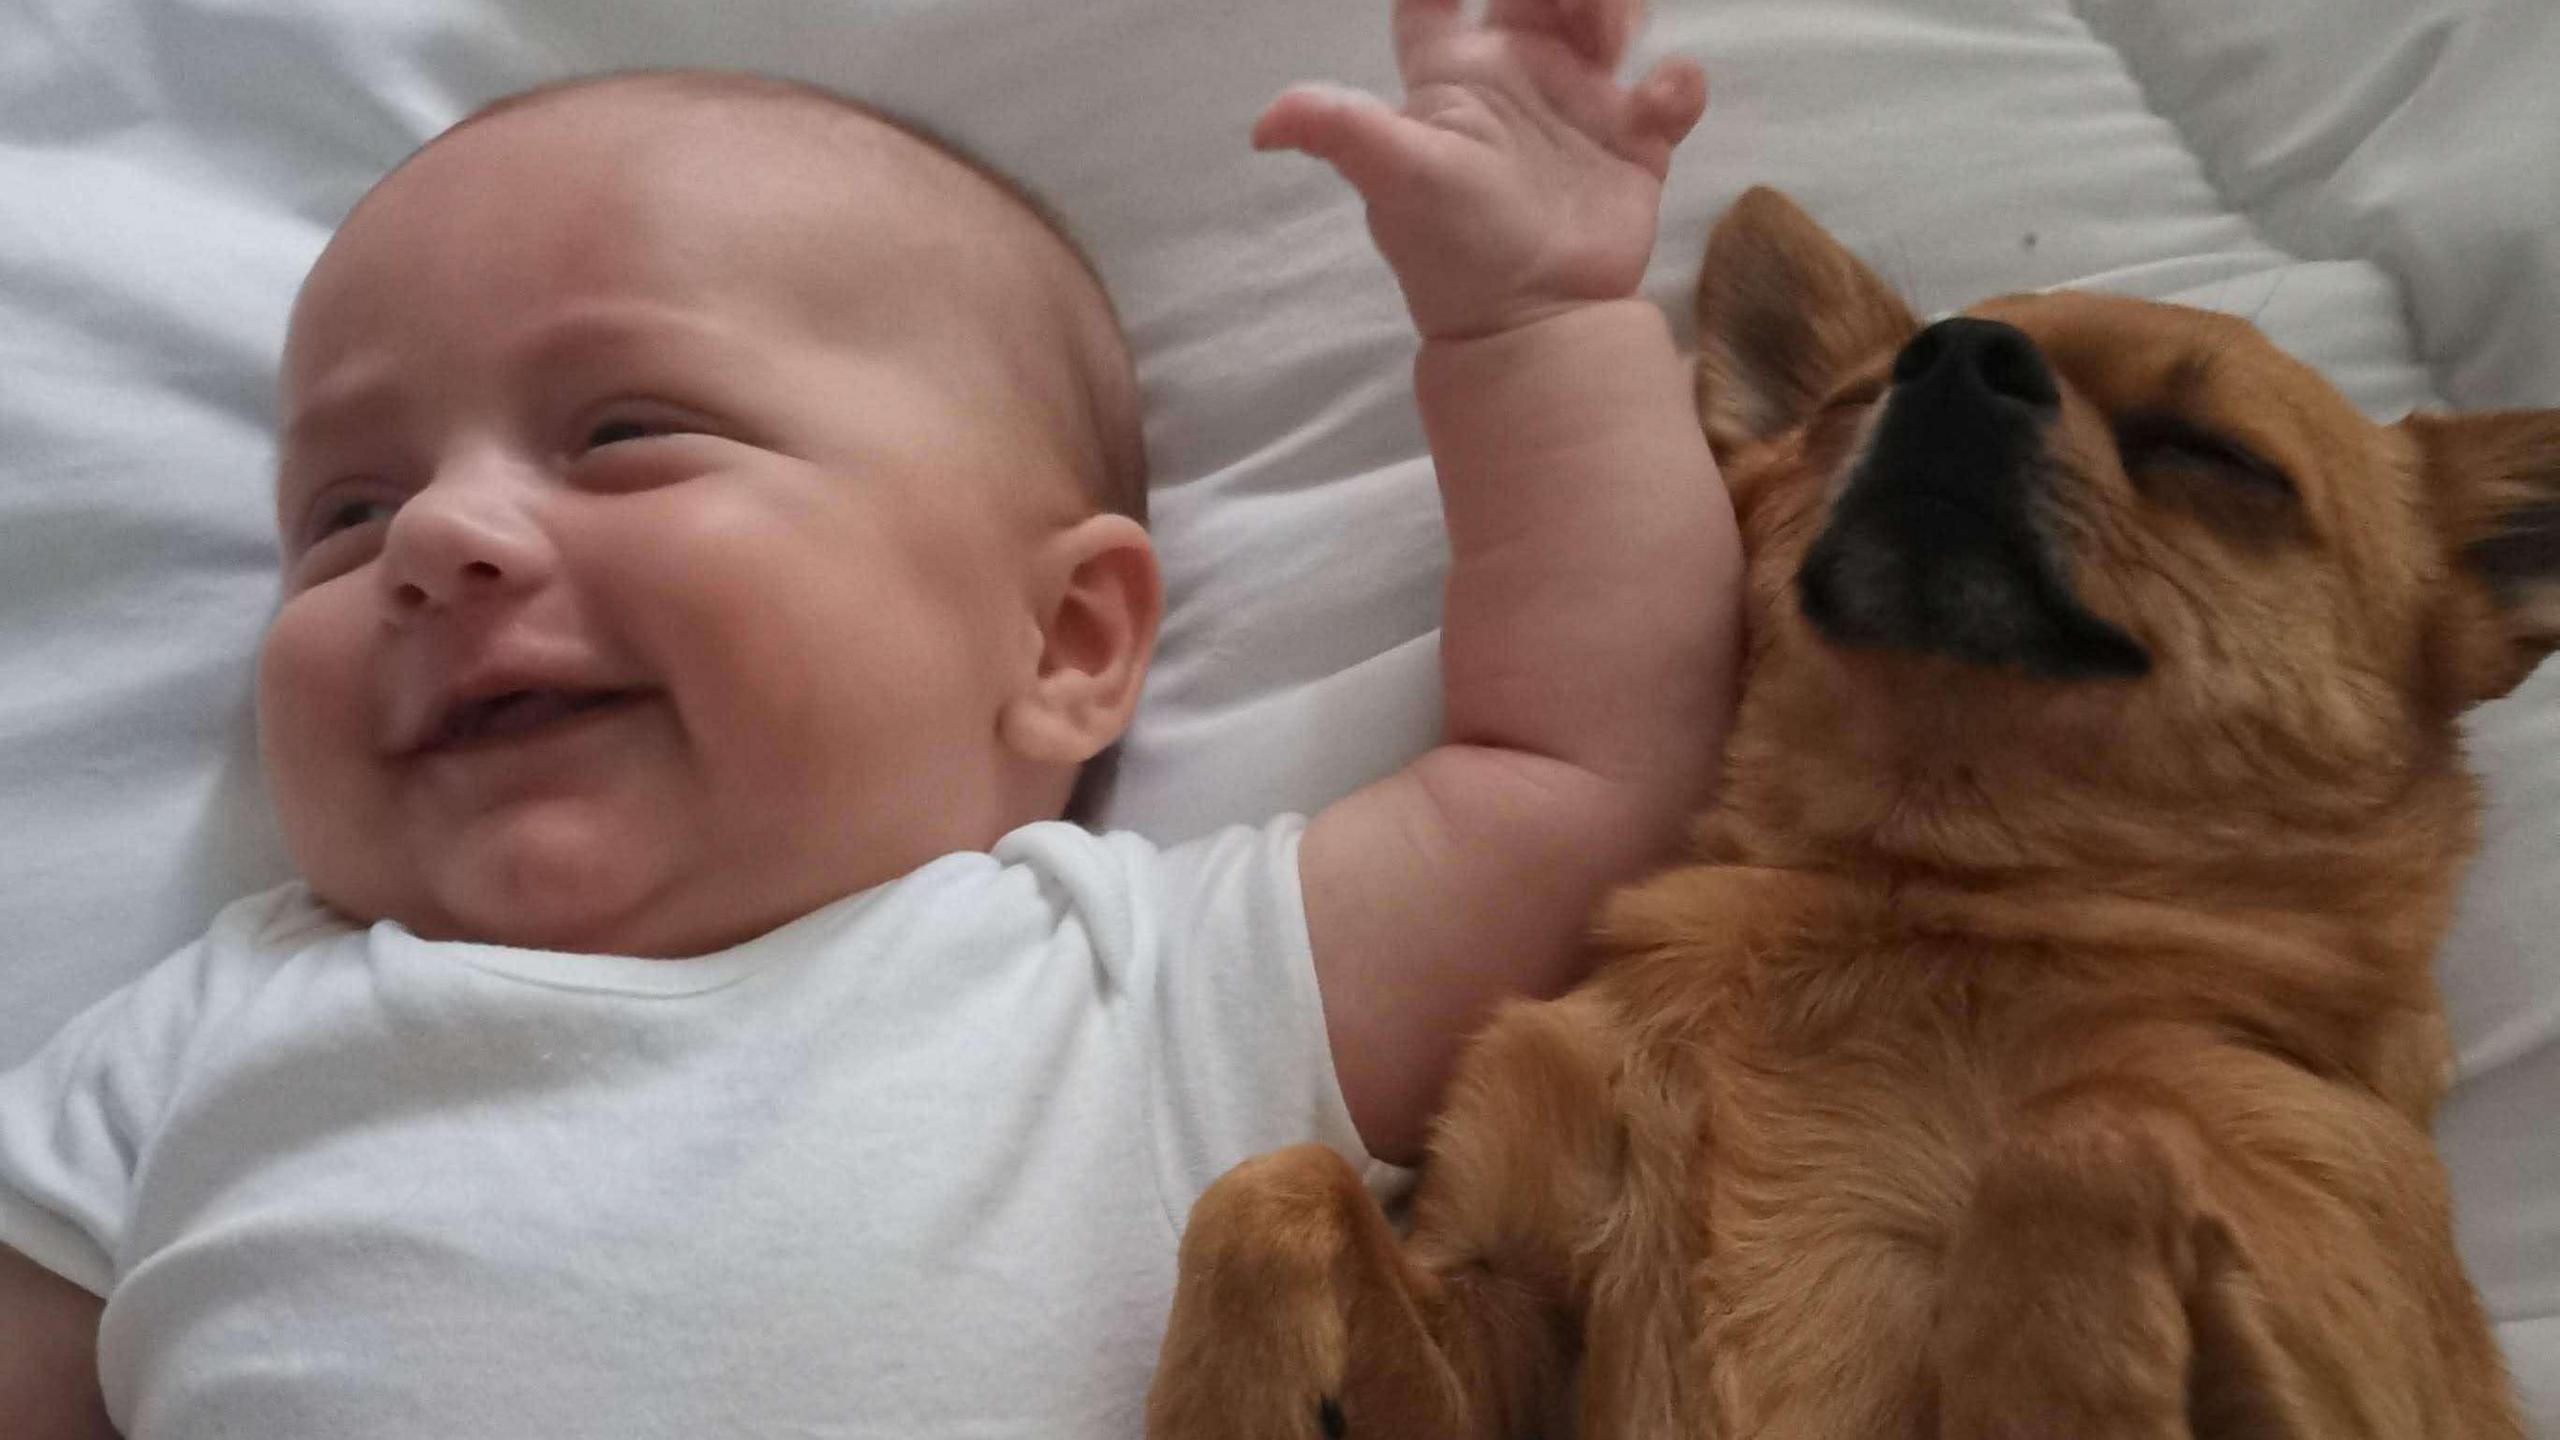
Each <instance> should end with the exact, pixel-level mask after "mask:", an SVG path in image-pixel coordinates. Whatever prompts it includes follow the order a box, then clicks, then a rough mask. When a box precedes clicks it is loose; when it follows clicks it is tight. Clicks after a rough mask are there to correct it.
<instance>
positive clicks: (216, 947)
mask: <svg viewBox="0 0 2560 1440" xmlns="http://www.w3.org/2000/svg"><path fill="white" fill-rule="evenodd" d="M275 898H280V897H276V896H272V895H271V896H259V897H253V898H252V899H250V900H245V901H241V902H239V903H238V904H235V905H234V906H232V907H231V908H230V909H228V910H226V911H225V912H224V913H223V915H222V916H221V917H220V918H218V919H217V920H216V921H215V922H214V927H213V929H212V930H211V931H209V932H208V933H207V934H206V935H205V937H204V938H203V939H200V940H198V941H196V942H195V943H194V944H192V945H189V946H187V947H186V948H185V949H182V950H180V951H179V952H178V953H176V954H175V955H172V956H170V957H169V958H168V959H166V960H164V961H162V962H161V963H160V964H158V965H156V966H154V967H153V968H151V969H150V970H148V971H145V972H144V973H143V974H142V975H141V976H140V977H139V978H138V979H136V980H134V981H133V983H131V984H129V985H127V986H125V987H124V988H123V989H121V990H118V991H116V992H115V993H113V994H111V995H109V996H107V997H106V998H105V999H103V1000H100V1001H99V1002H98V1003H97V1004H95V1005H92V1006H90V1007H89V1008H88V1009H87V1010H86V1011H83V1012H82V1013H81V1014H79V1015H78V1016H76V1017H75V1018H73V1020H72V1021H71V1023H70V1024H68V1025H66V1026H64V1027H63V1028H62V1029H61V1030H60V1031H58V1032H56V1034H55V1035H54V1037H53V1038H52V1039H51V1040H49V1041H47V1042H46V1043H45V1045H44V1046H43V1048H41V1049H39V1050H38V1051H37V1052H36V1053H35V1054H34V1055H33V1056H32V1057H30V1058H29V1059H28V1060H27V1061H26V1062H25V1063H24V1064H22V1065H20V1066H18V1067H17V1068H16V1069H14V1070H11V1071H9V1072H7V1073H6V1074H0V1245H6V1246H8V1247H9V1248H11V1249H13V1250H16V1251H18V1252H19V1253H21V1254H23V1255H25V1256H26V1257H27V1258H28V1259H31V1260H33V1261H35V1262H36V1263H37V1264H39V1265H42V1266H44V1267H45V1268H46V1269H48V1270H51V1271H53V1272H54V1273H56V1274H58V1275H60V1276H62V1277H63V1278H64V1279H66V1280H69V1281H71V1282H73V1283H74V1284H77V1285H79V1286H81V1287H82V1288H84V1289H87V1290H89V1291H91V1292H93V1293H95V1294H97V1295H99V1296H101V1297H103V1296H104V1295H105V1294H106V1293H107V1291H108V1290H109V1288H111V1287H112V1286H113V1284H114V1282H115V1276H116V1255H117V1251H118V1248H119V1247H120V1245H121V1244H122V1242H123V1239H124V1234H125V1225H126V1221H127V1219H128V1218H129V1216H130V1214H131V1210H132V1199H133V1189H134V1178H135V1175H136V1174H137V1172H138V1171H139V1170H140V1168H141V1165H142V1162H143V1160H144V1158H145V1157H146V1156H147V1155H148V1154H149V1151H150V1147H151V1141H152V1137H153V1135H154V1134H155V1133H156V1131H157V1130H158V1128H159V1123H160V1117H161V1116H162V1114H163V1113H164V1112H165V1111H166V1109H167V1106H168V1102H169V1098H170V1095H171V1094H172V1093H173V1092H174V1090H175V1089H176V1086H177V1083H178V1080H179V1076H180V1074H181V1071H182V1068H183V1064H184V1060H185V1057H186V1053H187V1050H188V1048H189V1043H190V1040H191V1037H193V1036H194V1035H195V1034H196V1033H197V1032H198V1031H199V1029H200V1027H201V1026H202V1024H203V1023H204V1020H205V1018H206V1015H207V1013H208V1012H209V1011H211V1010H214V1009H217V1008H220V1006H221V1004H222V1001H223V997H224V995H225V993H226V992H230V991H236V990H237V989H238V987H239V984H240V981H241V979H242V976H241V975H240V973H239V972H240V970H241V969H242V967H241V965H240V964H239V963H237V962H238V961H239V959H240V952H242V951H243V950H244V949H245V948H246V947H244V946H243V945H242V944H241V943H240V942H241V940H242V939H243V934H242V932H244V931H251V932H254V931H258V930H263V929H264V928H265V927H264V925H263V923H262V922H263V921H265V920H267V919H269V918H271V917H272V910H271V908H270V907H269V905H268V903H267V902H269V901H270V900H271V899H275Z"/></svg>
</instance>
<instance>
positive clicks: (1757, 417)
mask: <svg viewBox="0 0 2560 1440" xmlns="http://www.w3.org/2000/svg"><path fill="white" fill-rule="evenodd" d="M1697 303H1698V418H1699V419H1700V421H1701V422H1703V423H1704V425H1705V426H1706V431H1707V442H1708V444H1709V445H1711V446H1713V447H1714V449H1715V451H1716V453H1717V455H1718V456H1719V457H1724V456H1727V455H1729V454H1730V453H1731V452H1732V451H1733V450H1734V449H1736V448H1738V447H1740V446H1742V445H1745V444H1748V443H1750V442H1752V441H1755V440H1766V439H1768V438H1770V437H1771V436H1775V435H1783V434H1785V433H1786V432H1787V431H1789V430H1793V429H1794V428H1796V426H1798V425H1800V424H1802V423H1803V422H1804V421H1805V419H1806V418H1807V416H1808V415H1809V414H1810V413H1811V412H1812V410H1813V407H1814V405H1815V403H1816V402H1818V401H1820V400H1821V399H1822V398H1823V397H1824V396H1825V395H1828V394H1829V393H1830V392H1831V390H1832V387H1833V386H1835V385H1836V384H1838V383H1839V381H1840V379H1841V378H1842V377H1843V376H1845V375H1846V374H1848V372H1849V371H1850V370H1851V369H1852V368H1854V367H1856V366H1858V365H1861V364H1864V363H1865V362H1867V361H1869V360H1872V359H1874V358H1875V357H1876V356H1877V355H1879V354H1889V353H1891V352H1892V351H1894V350H1897V349H1899V348H1901V346H1902V343H1903V342H1904V341H1905V340H1908V339H1910V338H1911V336H1912V335H1914V334H1915V333H1917V332H1918V331H1919V328H1920V322H1919V321H1918V320H1917V319H1915V318H1914V317H1913V316H1912V314H1911V307H1909V306H1907V305H1905V304H1903V303H1902V298H1901V297H1900V296H1898V295H1896V294H1894V293H1893V287H1892V286H1890V285H1887V284H1886V283H1884V280H1883V278H1882V277H1881V276H1879V275H1877V274H1876V273H1875V272H1874V271H1873V270H1870V269H1868V268H1867V266H1866V265H1865V264H1864V263H1863V262H1861V261H1860V260H1859V259H1858V257H1857V256H1855V255H1852V254H1850V253H1849V251H1848V250H1847V249H1846V248H1845V247H1843V246H1842V245H1841V244H1840V242H1839V241H1837V240H1834V239H1832V238H1831V235H1830V232H1828V231H1826V230H1824V229H1823V228H1822V227H1821V226H1820V225H1817V224H1815V223H1814V221H1813V217H1812V216H1810V215H1807V214H1805V213H1804V211H1803V210H1802V209H1800V208H1798V207H1797V205H1796V203H1795V202H1794V201H1792V200H1790V199H1788V198H1787V197H1786V196H1784V195H1781V194H1779V193H1778V192H1777V191H1775V190H1772V189H1769V188H1768V187H1767V186H1759V187H1756V188H1754V189H1752V190H1750V191H1748V192H1747V193H1745V194H1744V195H1743V197H1742V198H1741V199H1739V200H1737V201H1735V202H1734V204H1733V208H1732V209H1730V210H1728V211H1726V212H1725V215H1724V218H1723V219H1722V220H1719V221H1717V222H1716V228H1715V234H1714V235H1712V236H1710V237H1709V238H1708V240H1707V259H1706V265H1705V268H1703V269H1702V270H1700V271H1699V273H1698V302H1697Z"/></svg>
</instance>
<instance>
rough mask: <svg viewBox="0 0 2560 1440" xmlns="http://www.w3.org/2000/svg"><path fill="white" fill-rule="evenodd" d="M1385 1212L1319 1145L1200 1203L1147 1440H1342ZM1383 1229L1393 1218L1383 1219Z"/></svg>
mask: <svg viewBox="0 0 2560 1440" xmlns="http://www.w3.org/2000/svg"><path fill="white" fill-rule="evenodd" d="M1374 1210H1375V1206H1374V1204H1373V1203H1372V1202H1371V1201H1370V1199H1369V1197H1368V1194H1367V1192H1366V1191H1364V1190H1362V1189H1361V1187H1360V1180H1359V1177H1358V1176H1357V1175H1355V1174H1353V1173H1352V1170H1351V1167H1350V1166H1349V1165H1348V1164H1346V1163H1345V1162H1344V1161H1343V1159H1342V1157H1340V1156H1339V1155H1336V1154H1334V1153H1333V1152H1332V1151H1330V1150H1327V1149H1325V1148H1324V1147H1323V1146H1320V1145H1302V1146H1299V1147H1296V1148H1295V1149H1290V1150H1282V1151H1278V1152H1276V1153H1273V1154H1270V1155H1265V1156H1261V1157H1259V1158H1256V1159H1253V1160H1248V1161H1246V1162H1245V1163H1244V1164H1242V1165H1239V1166H1237V1167H1236V1168H1235V1169H1233V1170H1231V1171H1229V1172H1227V1174H1226V1175H1225V1176H1223V1177H1221V1178H1220V1179H1219V1181H1218V1183H1217V1184H1215V1185H1213V1186H1211V1187H1209V1190H1208V1193H1206V1194H1204V1195H1202V1196H1201V1197H1200V1202H1199V1203H1198V1204H1197V1205H1195V1206H1193V1207H1192V1211H1191V1221H1190V1225H1189V1227H1188V1228H1187V1229H1186V1230H1185V1231H1184V1233H1183V1238H1182V1274H1181V1280H1180V1283H1179V1285H1178V1286H1177V1288H1176V1289H1175V1292H1174V1301H1173V1320H1172V1324H1171V1326H1170V1328H1169V1329H1168V1330H1167V1331H1166V1333H1165V1341H1164V1357H1163V1362H1162V1364H1161V1365H1160V1366H1159V1367H1158V1369H1157V1371H1156V1379H1155V1386H1154V1388H1153V1390H1151V1391H1150V1392H1149V1394H1148V1396H1147V1434H1148V1436H1149V1437H1150V1440H1212V1437H1214V1440H1342V1437H1345V1436H1348V1435H1352V1434H1354V1433H1357V1432H1359V1427H1358V1426H1357V1424H1356V1423H1355V1421H1356V1415H1355V1413H1354V1411H1355V1409H1356V1407H1355V1406H1353V1405H1352V1404H1351V1403H1350V1397H1348V1396H1346V1395H1345V1394H1344V1385H1345V1382H1346V1379H1347V1377H1348V1373H1349V1370H1350V1364H1349V1357H1350V1352H1351V1344H1352V1337H1351V1333H1350V1332H1351V1321H1350V1316H1351V1304H1350V1301H1351V1299H1352V1296H1351V1295H1349V1294H1347V1293H1344V1286H1345V1285H1346V1284H1350V1285H1357V1284H1358V1283H1360V1282H1359V1280H1358V1278H1357V1275H1356V1273H1355V1272H1356V1269H1357V1267H1356V1264H1346V1263H1345V1261H1346V1260H1351V1259H1352V1258H1353V1257H1354V1256H1355V1254H1356V1252H1357V1250H1358V1249H1359V1244H1358V1242H1359V1231H1358V1227H1359V1226H1360V1225H1361V1224H1362V1223H1363V1222H1364V1221H1367V1220H1368V1219H1369V1218H1370V1216H1371V1214H1373V1213H1374ZM1379 1223H1380V1224H1381V1225H1383V1220H1381V1221H1380V1222H1379Z"/></svg>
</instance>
